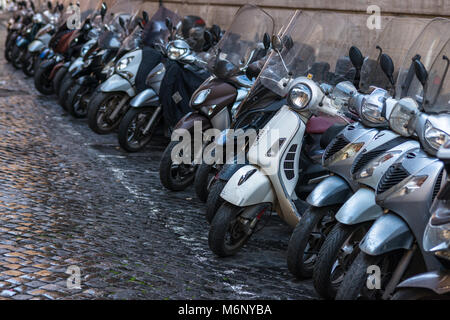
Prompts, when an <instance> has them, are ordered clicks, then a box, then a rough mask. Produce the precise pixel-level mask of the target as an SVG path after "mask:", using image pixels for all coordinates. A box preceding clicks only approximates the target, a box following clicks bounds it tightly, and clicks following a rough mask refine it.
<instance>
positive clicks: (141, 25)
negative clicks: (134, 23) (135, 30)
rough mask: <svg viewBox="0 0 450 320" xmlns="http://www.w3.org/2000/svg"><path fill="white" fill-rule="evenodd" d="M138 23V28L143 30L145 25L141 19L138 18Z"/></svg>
mask: <svg viewBox="0 0 450 320" xmlns="http://www.w3.org/2000/svg"><path fill="white" fill-rule="evenodd" d="M138 25H139V28H141V29H142V30H144V28H145V26H144V23H143V22H142V20H139V22H138Z"/></svg>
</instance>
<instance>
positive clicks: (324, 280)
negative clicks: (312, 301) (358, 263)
mask: <svg viewBox="0 0 450 320" xmlns="http://www.w3.org/2000/svg"><path fill="white" fill-rule="evenodd" d="M370 225H371V222H368V223H361V224H357V225H344V224H342V223H337V224H336V225H335V226H334V227H333V229H332V230H331V231H330V233H329V234H328V236H327V238H326V239H325V242H324V243H323V245H322V247H321V248H320V251H319V256H318V257H317V261H316V264H315V266H314V272H313V279H314V288H315V289H316V291H317V293H319V295H320V296H322V297H323V298H325V299H334V297H335V296H336V292H337V290H338V288H339V285H340V284H341V282H340V281H339V279H340V277H342V278H343V277H344V276H345V273H346V271H348V268H349V267H350V265H351V264H352V263H353V261H354V259H355V257H356V255H357V254H358V253H359V246H358V244H359V242H360V241H361V240H362V238H363V237H364V234H365V233H364V230H366V231H367V229H368V227H369V226H370ZM347 240H351V243H350V244H349V243H348V241H347ZM344 245H346V250H345V251H343V250H341V249H342V247H343V246H344ZM350 245H352V246H353V250H352V252H348V250H349V246H350ZM342 254H344V256H342ZM342 258H344V259H342ZM338 260H339V263H340V264H342V265H340V264H339V265H338V266H336V264H335V263H336V261H338ZM338 267H339V268H338ZM333 268H336V269H335V270H334V271H335V272H336V273H335V274H334V276H339V275H340V277H338V278H337V279H336V278H334V277H332V273H333Z"/></svg>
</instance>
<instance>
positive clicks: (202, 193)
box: [194, 163, 217, 202]
mask: <svg viewBox="0 0 450 320" xmlns="http://www.w3.org/2000/svg"><path fill="white" fill-rule="evenodd" d="M216 173H217V169H216V168H215V166H213V165H209V164H206V163H202V164H201V165H199V166H198V168H197V172H196V173H195V178H194V190H195V193H196V194H197V197H198V198H199V199H200V201H202V202H206V201H207V200H208V194H209V191H210V189H211V187H212V185H213V182H214V176H215V174H216Z"/></svg>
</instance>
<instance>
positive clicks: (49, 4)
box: [47, 1, 52, 10]
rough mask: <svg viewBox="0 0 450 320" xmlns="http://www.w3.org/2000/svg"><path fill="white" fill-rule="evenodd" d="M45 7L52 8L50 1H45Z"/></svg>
mask: <svg viewBox="0 0 450 320" xmlns="http://www.w3.org/2000/svg"><path fill="white" fill-rule="evenodd" d="M47 8H48V10H52V3H51V2H50V1H48V2H47Z"/></svg>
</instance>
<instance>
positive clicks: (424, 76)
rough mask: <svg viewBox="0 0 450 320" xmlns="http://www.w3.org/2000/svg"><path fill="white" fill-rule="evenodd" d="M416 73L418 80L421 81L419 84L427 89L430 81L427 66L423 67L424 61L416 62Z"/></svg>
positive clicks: (417, 60) (416, 60)
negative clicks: (426, 86)
mask: <svg viewBox="0 0 450 320" xmlns="http://www.w3.org/2000/svg"><path fill="white" fill-rule="evenodd" d="M413 63H414V71H415V73H416V77H417V79H419V82H420V83H421V84H422V86H424V87H425V84H426V83H427V80H428V72H427V69H426V68H425V66H424V65H423V63H422V61H420V60H419V59H415V60H414V62H413Z"/></svg>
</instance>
